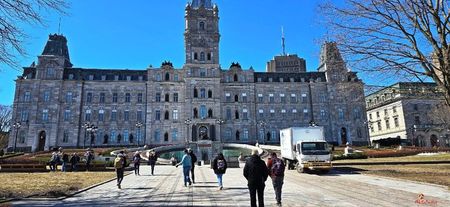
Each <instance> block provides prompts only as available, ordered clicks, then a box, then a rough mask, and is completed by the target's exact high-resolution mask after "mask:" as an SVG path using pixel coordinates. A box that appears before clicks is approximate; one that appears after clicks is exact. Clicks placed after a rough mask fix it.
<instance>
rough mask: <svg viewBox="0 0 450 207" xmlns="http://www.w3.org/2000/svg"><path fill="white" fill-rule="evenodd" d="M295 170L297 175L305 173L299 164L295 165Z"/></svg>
mask: <svg viewBox="0 0 450 207" xmlns="http://www.w3.org/2000/svg"><path fill="white" fill-rule="evenodd" d="M295 168H296V169H297V172H298V173H304V172H305V170H304V169H303V167H302V166H300V164H299V163H297V165H296V166H295Z"/></svg>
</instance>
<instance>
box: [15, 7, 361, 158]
mask: <svg viewBox="0 0 450 207" xmlns="http://www.w3.org/2000/svg"><path fill="white" fill-rule="evenodd" d="M185 14H186V15H185V22H186V30H185V33H184V37H185V57H186V61H185V64H184V66H183V67H182V68H178V69H175V68H174V67H173V65H172V63H170V62H163V63H162V64H161V66H160V67H159V68H152V67H150V68H147V69H141V70H125V69H122V70H112V69H108V70H104V69H90V68H77V67H73V66H72V63H71V61H70V58H69V52H68V47H67V40H66V38H65V37H64V36H62V35H50V36H49V40H48V42H47V44H46V46H45V49H44V51H43V53H42V55H40V56H39V57H38V62H37V64H32V65H31V66H30V67H25V68H24V73H23V74H22V76H21V77H19V78H18V79H17V80H16V94H15V97H14V109H13V110H14V112H13V120H14V121H20V122H22V123H23V124H22V127H21V128H20V130H19V134H18V140H17V147H18V148H20V149H23V150H26V151H40V150H44V149H49V148H51V147H54V146H63V147H66V148H67V147H86V146H92V147H111V146H134V145H141V146H142V145H144V144H147V145H149V146H157V145H169V144H183V143H186V142H189V143H194V144H195V143H197V142H200V141H209V142H222V143H248V144H254V143H256V142H259V143H268V144H278V143H279V130H280V129H282V128H287V127H292V126H308V125H310V124H317V125H321V126H324V128H325V135H326V139H327V141H329V142H330V143H333V144H336V145H337V144H345V143H346V142H350V143H353V144H355V145H365V144H367V143H368V141H369V138H368V131H367V127H366V125H365V124H364V122H365V121H366V120H367V119H366V114H365V101H364V93H363V83H362V81H361V80H360V79H358V77H357V75H356V73H354V72H350V71H348V70H347V68H346V65H345V63H344V61H343V59H342V57H341V55H340V53H339V50H338V48H337V45H336V43H333V42H327V43H325V44H324V45H323V46H322V53H321V59H320V64H321V65H320V70H319V71H317V72H305V67H304V60H303V59H300V58H298V57H297V56H287V59H286V57H281V59H280V58H279V57H278V58H277V57H275V62H277V61H278V59H280V61H281V62H284V61H288V60H289V61H294V62H295V61H296V62H295V63H293V65H296V67H297V66H298V68H297V69H295V70H293V71H285V70H284V69H282V68H283V67H285V66H284V65H283V64H282V65H281V66H280V67H275V70H276V71H275V72H271V73H267V72H255V71H254V70H253V69H251V68H250V69H243V68H242V67H241V66H240V65H239V63H233V64H231V66H230V67H229V68H222V67H221V65H220V64H219V57H220V55H219V41H220V33H219V9H218V7H217V6H216V5H214V6H213V5H212V4H211V1H210V0H202V1H199V0H194V1H192V3H190V4H187V6H186V8H185ZM289 61H288V62H289ZM275 65H276V64H275ZM280 68H281V69H280ZM283 70H284V71H283ZM92 125H94V126H96V127H97V129H96V131H95V133H90V131H89V130H90V129H91V128H90V127H89V126H92ZM11 137H15V132H14V131H13V134H12V136H11ZM13 145H14V139H10V142H9V146H13ZM202 145H203V144H202ZM199 146H200V144H199ZM202 157H203V153H202Z"/></svg>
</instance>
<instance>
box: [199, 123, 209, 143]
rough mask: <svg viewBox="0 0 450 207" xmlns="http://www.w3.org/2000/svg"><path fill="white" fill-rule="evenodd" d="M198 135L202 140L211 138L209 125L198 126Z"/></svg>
mask: <svg viewBox="0 0 450 207" xmlns="http://www.w3.org/2000/svg"><path fill="white" fill-rule="evenodd" d="M198 137H199V139H200V140H207V139H209V137H208V127H206V126H201V127H199V128H198Z"/></svg>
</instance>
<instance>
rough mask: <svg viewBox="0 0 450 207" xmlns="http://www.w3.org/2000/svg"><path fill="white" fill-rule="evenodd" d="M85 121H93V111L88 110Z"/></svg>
mask: <svg viewBox="0 0 450 207" xmlns="http://www.w3.org/2000/svg"><path fill="white" fill-rule="evenodd" d="M84 120H85V121H91V110H90V109H88V110H86V113H85V114H84Z"/></svg>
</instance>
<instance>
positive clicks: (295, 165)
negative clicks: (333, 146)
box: [280, 126, 332, 173]
mask: <svg viewBox="0 0 450 207" xmlns="http://www.w3.org/2000/svg"><path fill="white" fill-rule="evenodd" d="M280 148H281V157H282V159H283V160H284V161H285V163H286V166H287V167H288V169H289V170H290V169H296V170H297V171H298V172H299V173H302V172H304V171H305V170H317V171H320V172H323V173H326V172H328V171H330V170H331V168H332V163H331V150H330V147H329V145H328V143H327V142H326V141H325V136H324V128H323V127H322V126H314V127H290V128H286V129H282V130H280Z"/></svg>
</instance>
